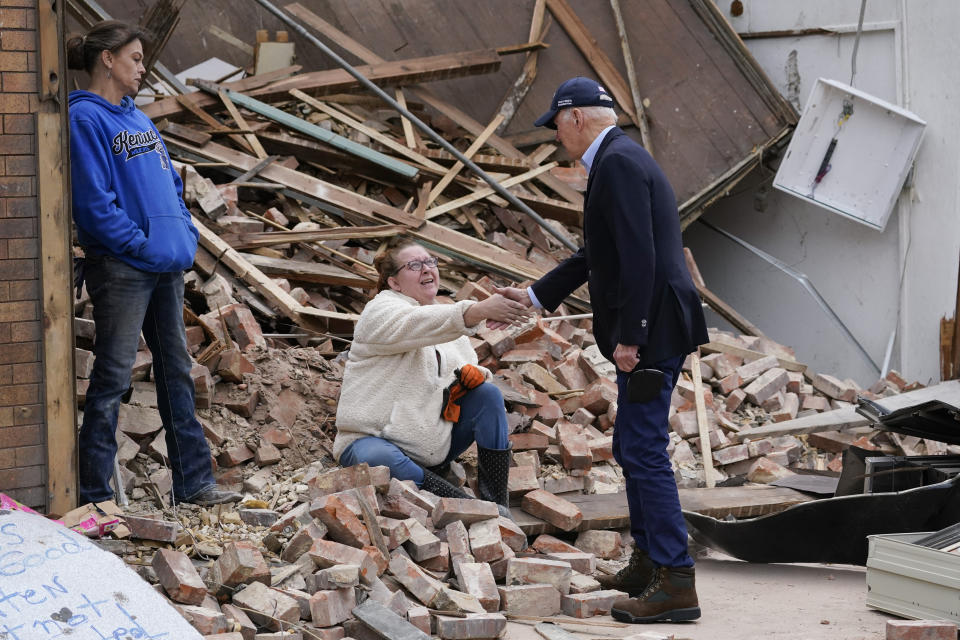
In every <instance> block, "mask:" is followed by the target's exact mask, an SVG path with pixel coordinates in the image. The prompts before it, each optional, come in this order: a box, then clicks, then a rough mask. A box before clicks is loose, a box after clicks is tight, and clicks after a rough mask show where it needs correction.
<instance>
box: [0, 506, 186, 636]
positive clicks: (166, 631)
mask: <svg viewBox="0 0 960 640" xmlns="http://www.w3.org/2000/svg"><path fill="white" fill-rule="evenodd" d="M53 638H57V639H61V640H155V639H156V640H160V639H162V640H201V638H202V636H201V635H200V634H199V633H198V632H197V631H196V630H195V629H194V628H193V627H191V626H190V625H189V624H188V623H187V621H186V620H184V619H183V618H182V617H181V616H180V614H178V613H177V612H176V611H175V610H174V609H173V607H171V606H170V605H169V603H168V602H167V601H166V600H165V599H164V598H163V597H162V596H161V595H160V594H158V593H157V592H156V591H154V589H153V588H152V587H150V585H149V584H147V583H146V582H144V580H143V579H142V578H140V576H138V575H137V574H136V573H135V572H134V571H132V570H131V569H130V568H128V567H127V566H126V565H125V564H123V561H122V560H120V558H118V557H116V556H114V555H113V554H111V553H108V552H106V551H104V550H102V549H100V548H99V547H97V546H96V545H95V544H94V543H93V542H92V541H90V540H89V539H87V538H85V537H83V536H81V535H79V534H77V533H74V532H73V531H70V530H69V529H67V528H66V527H63V526H61V525H58V524H56V523H53V522H50V521H49V520H47V519H46V518H43V517H41V516H38V515H34V514H30V513H24V512H19V511H5V510H0V640H52V639H53Z"/></svg>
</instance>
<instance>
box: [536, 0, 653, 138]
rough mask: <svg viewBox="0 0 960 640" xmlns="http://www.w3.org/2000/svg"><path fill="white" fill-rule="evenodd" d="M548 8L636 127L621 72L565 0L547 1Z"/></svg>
mask: <svg viewBox="0 0 960 640" xmlns="http://www.w3.org/2000/svg"><path fill="white" fill-rule="evenodd" d="M547 8H548V9H550V13H552V14H553V17H554V18H556V19H557V22H559V23H560V26H562V27H563V30H564V31H566V32H567V35H569V36H570V40H572V41H573V44H575V45H576V47H577V48H578V49H580V53H582V54H583V57H584V58H586V59H587V62H588V63H589V64H590V66H591V67H592V68H593V70H594V71H595V72H596V74H597V76H598V77H599V78H600V82H602V83H603V84H604V85H606V87H607V89H608V90H609V91H610V93H611V94H613V99H614V100H616V101H617V106H619V107H620V108H621V109H622V110H623V111H624V113H626V114H627V115H629V116H630V119H631V120H632V121H633V123H634V124H636V125H637V126H638V127H639V126H640V123H639V122H637V113H636V111H634V109H632V106H633V99H632V98H631V97H630V88H629V87H628V86H627V83H626V82H625V81H624V79H623V76H621V75H620V72H619V71H617V67H616V66H615V65H614V64H613V61H612V60H610V58H609V57H607V54H606V53H604V52H603V50H602V49H600V47H599V46H597V40H596V38H594V36H593V35H592V34H591V33H590V31H589V30H588V29H587V27H586V25H585V24H583V21H582V20H580V17H579V16H578V15H577V14H576V12H574V10H573V8H572V7H571V6H570V5H569V4H568V3H567V0H547Z"/></svg>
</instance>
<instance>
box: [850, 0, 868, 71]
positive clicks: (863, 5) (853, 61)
mask: <svg viewBox="0 0 960 640" xmlns="http://www.w3.org/2000/svg"><path fill="white" fill-rule="evenodd" d="M866 12H867V0H860V20H859V21H857V37H856V38H855V39H854V41H853V56H851V58H850V86H851V87H852V86H853V79H854V78H855V77H856V75H857V49H859V48H860V34H862V33H863V15H864V14H865V13H866Z"/></svg>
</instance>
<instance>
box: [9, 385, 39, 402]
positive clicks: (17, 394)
mask: <svg viewBox="0 0 960 640" xmlns="http://www.w3.org/2000/svg"><path fill="white" fill-rule="evenodd" d="M39 401H40V385H38V384H14V385H9V386H6V387H0V406H4V407H13V406H17V405H23V404H31V403H34V402H39Z"/></svg>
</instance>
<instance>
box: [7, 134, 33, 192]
mask: <svg viewBox="0 0 960 640" xmlns="http://www.w3.org/2000/svg"><path fill="white" fill-rule="evenodd" d="M3 137H4V138H7V137H9V136H3ZM29 137H32V136H29ZM33 183H34V179H33V178H32V177H29V176H14V177H10V176H7V177H0V197H3V198H16V197H18V196H19V197H25V196H32V195H36V191H34V188H33Z"/></svg>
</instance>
